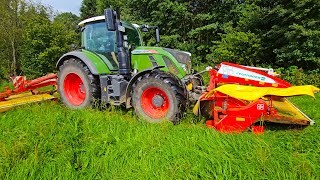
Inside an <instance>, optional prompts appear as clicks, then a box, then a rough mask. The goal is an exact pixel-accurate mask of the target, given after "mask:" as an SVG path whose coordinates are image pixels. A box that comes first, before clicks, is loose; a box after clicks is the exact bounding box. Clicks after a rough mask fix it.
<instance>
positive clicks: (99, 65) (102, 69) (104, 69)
mask: <svg viewBox="0 0 320 180" xmlns="http://www.w3.org/2000/svg"><path fill="white" fill-rule="evenodd" d="M81 51H82V53H83V54H84V55H85V56H86V57H87V58H88V59H90V60H91V62H92V63H93V64H94V66H95V68H96V69H97V71H98V73H99V74H110V69H109V68H108V66H107V65H106V63H105V62H104V61H103V59H102V58H101V57H99V56H98V55H97V54H95V53H93V52H90V51H87V50H84V49H82V50H81Z"/></svg>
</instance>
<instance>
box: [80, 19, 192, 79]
mask: <svg viewBox="0 0 320 180" xmlns="http://www.w3.org/2000/svg"><path fill="white" fill-rule="evenodd" d="M100 22H103V21H98V23H100ZM121 22H122V25H123V26H124V27H126V28H127V29H132V30H135V31H137V32H138V35H139V39H140V45H142V46H139V47H137V48H136V49H135V50H134V51H137V52H138V53H135V54H132V55H131V65H132V69H136V70H138V72H140V71H143V70H145V69H149V68H152V67H153V66H154V65H153V64H152V62H151V61H150V58H149V57H150V56H152V57H153V58H154V60H155V62H156V63H157V65H158V66H164V68H161V69H162V70H163V71H166V72H171V73H173V74H174V75H176V76H177V77H179V78H183V77H184V76H186V75H187V74H189V73H190V72H185V71H184V70H183V67H182V65H181V64H180V63H179V62H178V61H177V60H176V59H175V57H174V56H173V55H172V54H170V53H169V52H167V51H165V50H164V49H163V48H161V47H146V46H143V41H142V38H141V32H140V30H139V29H137V28H135V27H134V26H133V25H132V24H130V23H128V22H125V21H121ZM93 23H97V22H92V23H89V24H93ZM106 30H107V28H106ZM114 42H116V39H114ZM82 45H84V41H83V38H82ZM114 47H116V45H115V46H114ZM148 50H153V53H148V52H147V53H146V51H148ZM82 53H83V54H84V55H85V56H86V57H87V58H88V59H90V60H91V61H92V63H93V64H94V66H95V68H96V69H97V71H98V74H100V75H101V74H111V73H116V70H117V67H116V66H114V65H113V64H112V63H111V62H110V61H113V60H112V57H109V56H108V55H103V54H104V53H99V54H97V53H96V52H92V51H89V50H85V49H82ZM106 53H110V52H106ZM115 53H116V48H115ZM163 57H166V58H168V59H169V60H170V61H171V64H172V65H173V66H171V67H170V68H171V69H169V68H168V67H167V65H166V63H165V61H164V60H163Z"/></svg>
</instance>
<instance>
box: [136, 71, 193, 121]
mask: <svg viewBox="0 0 320 180" xmlns="http://www.w3.org/2000/svg"><path fill="white" fill-rule="evenodd" d="M132 106H133V108H134V110H135V112H136V114H137V115H138V116H140V117H141V118H143V119H144V120H146V121H148V122H150V123H160V122H162V121H164V120H169V121H171V122H173V123H174V124H177V123H178V122H179V120H180V118H181V115H182V114H183V112H184V111H185V109H186V106H187V91H186V89H185V87H184V86H183V84H182V82H181V81H180V79H178V78H176V77H175V76H173V75H171V74H169V73H165V72H163V71H153V72H151V73H149V74H146V75H144V76H142V77H140V78H138V80H137V82H136V83H135V84H134V86H133V92H132Z"/></svg>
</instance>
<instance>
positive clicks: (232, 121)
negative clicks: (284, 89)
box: [207, 99, 268, 133]
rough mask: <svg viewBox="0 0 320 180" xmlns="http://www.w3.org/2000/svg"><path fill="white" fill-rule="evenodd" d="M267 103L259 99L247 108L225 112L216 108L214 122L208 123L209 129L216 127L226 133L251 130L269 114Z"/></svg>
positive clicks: (229, 109)
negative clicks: (264, 115)
mask: <svg viewBox="0 0 320 180" xmlns="http://www.w3.org/2000/svg"><path fill="white" fill-rule="evenodd" d="M267 109H268V106H267V104H266V102H265V101H263V100H261V99H259V100H256V101H254V102H252V103H250V104H248V105H247V106H240V107H235V108H228V109H227V110H223V109H221V108H215V109H214V110H213V111H214V112H213V113H214V120H213V121H209V122H207V126H208V127H212V126H213V127H214V128H215V129H216V130H217V131H220V132H224V133H241V132H243V131H245V130H247V129H248V128H250V127H251V126H252V125H253V124H254V123H255V122H257V121H259V120H260V118H261V116H262V115H263V114H265V113H266V112H267Z"/></svg>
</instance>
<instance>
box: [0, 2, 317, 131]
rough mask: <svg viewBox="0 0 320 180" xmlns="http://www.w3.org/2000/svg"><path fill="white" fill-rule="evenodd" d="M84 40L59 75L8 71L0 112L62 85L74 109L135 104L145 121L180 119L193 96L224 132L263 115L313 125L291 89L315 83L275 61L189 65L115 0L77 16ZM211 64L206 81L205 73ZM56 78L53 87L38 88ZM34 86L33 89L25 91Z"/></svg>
mask: <svg viewBox="0 0 320 180" xmlns="http://www.w3.org/2000/svg"><path fill="white" fill-rule="evenodd" d="M79 26H80V27H81V32H82V47H81V48H80V49H79V50H75V51H72V52H69V53H67V54H64V55H63V56H62V57H61V58H60V59H59V60H58V62H57V69H58V75H56V74H49V75H47V76H44V77H41V78H38V79H35V80H26V78H25V77H24V76H15V77H11V78H12V80H13V84H14V88H15V89H14V90H11V89H9V88H7V89H6V91H5V92H3V93H0V112H2V111H5V110H8V109H9V108H11V107H13V106H16V105H20V104H24V103H29V102H35V101H41V100H47V99H54V98H55V96H51V95H49V94H48V93H50V94H52V93H53V92H54V91H56V90H57V89H58V92H59V93H60V97H61V101H62V102H63V103H64V104H65V105H66V106H68V107H69V108H73V109H81V108H85V107H89V106H92V105H93V104H95V102H97V104H102V103H103V104H110V105H115V106H124V107H126V108H131V107H133V108H134V111H135V112H136V114H137V115H138V116H139V117H141V118H142V119H145V120H146V121H148V122H153V123H157V122H162V121H164V120H169V121H171V122H173V123H174V124H176V123H177V122H179V120H180V118H181V115H182V114H183V113H184V112H185V110H186V108H187V107H188V105H189V104H192V103H195V102H196V101H197V103H196V104H195V106H194V114H195V115H202V116H204V117H205V118H206V125H207V127H210V128H211V127H212V128H215V129H216V130H217V131H220V132H226V133H233V132H235V133H237V132H243V131H245V130H252V131H253V132H255V133H261V132H263V131H264V122H273V123H282V124H295V125H302V126H306V125H312V124H314V123H315V122H314V121H313V120H311V119H310V118H309V117H308V116H306V115H305V114H304V113H303V112H301V111H300V110H299V109H298V108H297V107H295V106H294V105H293V104H292V103H291V102H290V101H289V100H288V99H286V97H290V96H297V95H309V96H312V97H314V92H315V91H319V89H318V88H316V87H314V86H292V85H291V84H290V83H288V82H286V81H283V80H281V79H279V78H277V77H276V74H275V73H274V72H273V69H265V68H257V67H249V66H242V65H237V64H232V63H228V62H222V63H220V64H217V65H216V66H215V67H214V68H212V67H208V68H207V69H206V70H204V71H201V72H200V73H194V72H193V70H192V69H191V54H190V53H189V52H184V51H178V50H173V49H169V48H162V47H147V46H144V44H143V40H142V37H141V33H142V32H148V31H149V30H151V29H154V31H155V32H156V41H157V43H159V41H160V33H159V28H158V27H157V26H148V25H137V24H130V23H128V22H125V21H120V14H119V12H117V11H113V10H112V8H110V9H107V10H105V13H104V16H98V17H93V18H90V19H87V20H84V21H82V22H80V23H79ZM204 72H209V75H210V84H209V86H208V87H206V86H204V84H203V81H202V78H201V75H200V74H201V73H204ZM49 85H54V86H55V89H54V90H53V91H50V92H39V91H37V89H38V88H41V87H44V86H49ZM27 91H31V94H20V93H22V92H27Z"/></svg>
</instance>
